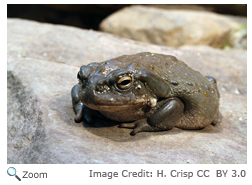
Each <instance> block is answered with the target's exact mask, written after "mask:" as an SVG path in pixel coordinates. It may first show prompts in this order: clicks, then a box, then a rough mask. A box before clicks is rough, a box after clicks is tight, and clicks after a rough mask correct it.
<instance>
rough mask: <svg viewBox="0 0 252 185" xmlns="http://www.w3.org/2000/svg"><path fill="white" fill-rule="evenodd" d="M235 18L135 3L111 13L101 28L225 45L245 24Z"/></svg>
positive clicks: (142, 37) (147, 38)
mask: <svg viewBox="0 0 252 185" xmlns="http://www.w3.org/2000/svg"><path fill="white" fill-rule="evenodd" d="M233 19H234V18H232V17H229V16H223V15H219V14H216V13H212V12H206V11H192V10H181V9H180V10H178V9H176V10H175V9H174V10H165V9H160V8H154V7H146V6H131V7H126V8H123V9H121V10H119V11H117V12H115V13H113V14H112V15H110V16H109V17H107V18H106V19H105V20H103V21H102V22H101V24H100V29H101V30H102V31H104V32H109V33H114V34H117V35H120V36H123V37H126V38H130V39H134V40H139V41H143V42H148V43H153V44H158V45H164V46H173V47H179V46H182V45H209V46H212V47H217V48H222V47H223V46H225V45H227V43H228V42H229V39H230V38H231V35H232V33H233V32H234V31H236V30H238V29H240V28H241V27H242V26H244V24H241V23H240V22H238V21H235V20H233ZM241 19H242V18H241ZM243 22H244V21H243ZM233 40H234V39H233Z"/></svg>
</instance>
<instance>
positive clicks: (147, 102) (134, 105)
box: [83, 98, 157, 112]
mask: <svg viewBox="0 0 252 185" xmlns="http://www.w3.org/2000/svg"><path fill="white" fill-rule="evenodd" d="M83 104H84V105H85V106H87V107H89V108H90V109H93V110H98V111H106V112H118V111H127V110H138V109H140V108H142V107H145V106H149V107H155V106H156V105H157V99H156V98H150V99H135V100H134V101H130V102H99V103H98V102H96V103H94V102H88V103H87V102H83Z"/></svg>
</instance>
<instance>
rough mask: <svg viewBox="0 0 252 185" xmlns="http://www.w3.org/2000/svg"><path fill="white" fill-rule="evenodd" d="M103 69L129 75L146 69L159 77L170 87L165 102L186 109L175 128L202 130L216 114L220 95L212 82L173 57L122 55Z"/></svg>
mask: <svg viewBox="0 0 252 185" xmlns="http://www.w3.org/2000/svg"><path fill="white" fill-rule="evenodd" d="M104 67H105V68H106V67H110V68H113V69H116V68H120V69H127V70H131V71H138V70H141V69H147V70H150V71H152V72H154V73H156V74H158V75H159V76H160V77H161V78H162V79H164V80H165V81H166V82H167V85H168V86H169V87H170V88H169V91H168V92H166V93H167V95H166V97H165V98H169V97H177V98H179V99H180V100H182V102H183V103H184V105H185V108H184V115H183V117H182V119H181V121H180V123H179V124H177V125H176V127H179V128H183V129H198V128H204V127H205V126H207V125H208V124H210V123H211V122H212V121H214V119H215V118H216V116H217V114H218V108H219V92H218V89H217V85H216V81H215V79H214V78H212V77H205V76H203V75H201V74H200V73H199V72H198V71H195V70H193V69H191V68H190V67H188V66H187V65H186V64H185V63H184V62H182V61H179V60H177V59H176V58H175V57H173V56H170V55H161V54H153V53H149V52H146V53H140V54H138V55H124V56H121V57H118V58H114V59H111V60H108V61H106V62H105V63H104ZM159 98H160V97H159ZM162 98H163V97H162Z"/></svg>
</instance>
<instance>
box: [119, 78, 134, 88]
mask: <svg viewBox="0 0 252 185" xmlns="http://www.w3.org/2000/svg"><path fill="white" fill-rule="evenodd" d="M131 84H132V79H131V77H129V76H124V77H122V78H120V79H119V80H118V82H117V87H118V88H119V89H121V90H126V89H128V88H130V87H131Z"/></svg>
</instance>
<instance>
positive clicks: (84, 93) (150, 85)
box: [71, 52, 220, 135]
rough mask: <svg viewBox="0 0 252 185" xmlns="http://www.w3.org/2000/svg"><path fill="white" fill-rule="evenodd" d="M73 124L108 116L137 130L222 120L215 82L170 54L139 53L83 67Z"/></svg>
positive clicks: (189, 126) (76, 90)
mask: <svg viewBox="0 0 252 185" xmlns="http://www.w3.org/2000/svg"><path fill="white" fill-rule="evenodd" d="M77 77H78V79H79V83H78V84H77V85H75V86H74V87H73V88H72V91H71V96H72V103H73V110H74V112H75V113H76V117H75V119H74V120H75V122H76V123H79V122H82V121H85V122H86V123H88V124H90V125H92V123H94V120H95V119H96V118H99V117H101V115H102V116H103V117H105V118H106V119H111V120H114V121H116V122H120V124H119V127H122V128H130V129H133V130H132V131H131V133H130V134H131V135H135V134H136V133H138V132H151V131H154V132H156V131H164V130H170V129H172V128H173V127H178V128H181V129H201V128H204V127H206V126H207V125H210V124H213V125H215V124H216V123H217V122H218V112H219V98H220V95H219V92H218V89H217V83H216V80H215V79H214V78H213V77H210V76H203V75H202V74H200V73H199V72H198V71H195V70H193V69H191V68H190V67H188V66H187V65H186V64H185V63H184V62H182V61H180V60H178V59H177V58H175V57H174V56H171V55H163V54H155V53H149V52H144V53H138V54H135V55H123V56H120V57H117V58H114V59H111V60H107V61H105V62H101V63H90V64H88V65H84V66H81V67H80V71H79V72H78V74H77Z"/></svg>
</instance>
